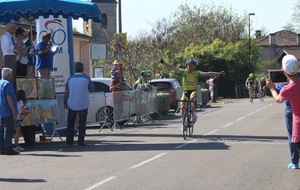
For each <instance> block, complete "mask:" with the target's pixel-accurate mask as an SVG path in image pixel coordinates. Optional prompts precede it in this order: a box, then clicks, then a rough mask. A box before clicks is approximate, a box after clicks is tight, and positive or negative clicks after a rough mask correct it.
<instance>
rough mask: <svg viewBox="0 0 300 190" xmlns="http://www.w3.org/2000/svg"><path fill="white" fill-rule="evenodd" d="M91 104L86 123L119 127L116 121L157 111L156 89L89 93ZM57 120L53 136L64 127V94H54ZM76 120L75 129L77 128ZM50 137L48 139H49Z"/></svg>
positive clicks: (112, 127) (120, 121) (54, 124)
mask: <svg viewBox="0 0 300 190" xmlns="http://www.w3.org/2000/svg"><path fill="white" fill-rule="evenodd" d="M89 97H90V102H91V105H90V107H89V109H88V115H87V124H88V125H90V124H95V123H98V124H100V130H101V129H102V128H103V127H104V126H107V127H109V128H110V129H112V130H113V129H114V128H115V127H119V125H118V123H122V122H128V121H130V120H131V118H132V117H133V116H136V117H145V116H149V115H150V114H152V113H157V112H158V101H157V90H156V88H153V90H152V91H147V92H146V91H140V90H134V91H122V92H113V93H104V92H93V93H90V95H89ZM56 105H57V122H55V123H53V134H52V135H51V138H52V137H53V136H59V137H60V135H59V133H58V132H57V131H59V130H62V129H66V127H67V114H68V110H67V109H65V108H64V95H63V94H58V95H57V96H56ZM77 120H78V118H77ZM77 126H78V122H76V126H75V129H77ZM51 138H50V139H51Z"/></svg>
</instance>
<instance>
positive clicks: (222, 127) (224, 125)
mask: <svg viewBox="0 0 300 190" xmlns="http://www.w3.org/2000/svg"><path fill="white" fill-rule="evenodd" d="M232 124H233V122H231V123H228V124H227V125H224V126H222V128H225V127H228V126H229V125H232Z"/></svg>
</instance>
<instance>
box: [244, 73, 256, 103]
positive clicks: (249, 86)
mask: <svg viewBox="0 0 300 190" xmlns="http://www.w3.org/2000/svg"><path fill="white" fill-rule="evenodd" d="M254 82H255V78H254V75H253V73H250V74H249V76H248V77H247V80H246V82H245V86H246V88H247V89H248V93H249V101H250V102H251V103H253V91H254V88H253V85H254Z"/></svg>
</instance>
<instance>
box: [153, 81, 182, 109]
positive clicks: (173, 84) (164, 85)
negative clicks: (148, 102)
mask: <svg viewBox="0 0 300 190" xmlns="http://www.w3.org/2000/svg"><path fill="white" fill-rule="evenodd" d="M150 84H151V85H152V86H154V87H156V88H157V92H163V93H168V94H170V108H171V109H175V111H176V109H177V88H178V87H180V84H179V83H178V81H177V80H176V79H153V80H151V81H150Z"/></svg>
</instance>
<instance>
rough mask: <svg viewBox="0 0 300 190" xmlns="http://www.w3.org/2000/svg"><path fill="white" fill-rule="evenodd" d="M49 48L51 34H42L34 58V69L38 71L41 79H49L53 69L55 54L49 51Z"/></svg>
mask: <svg viewBox="0 0 300 190" xmlns="http://www.w3.org/2000/svg"><path fill="white" fill-rule="evenodd" d="M51 47H52V42H51V33H46V34H44V35H43V39H42V41H40V42H39V43H38V44H37V45H36V47H35V50H36V51H37V53H38V55H37V56H36V59H37V60H36V69H37V70H38V71H39V73H40V76H41V78H49V77H50V75H51V71H52V69H53V57H54V55H55V52H53V51H52V50H51Z"/></svg>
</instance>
